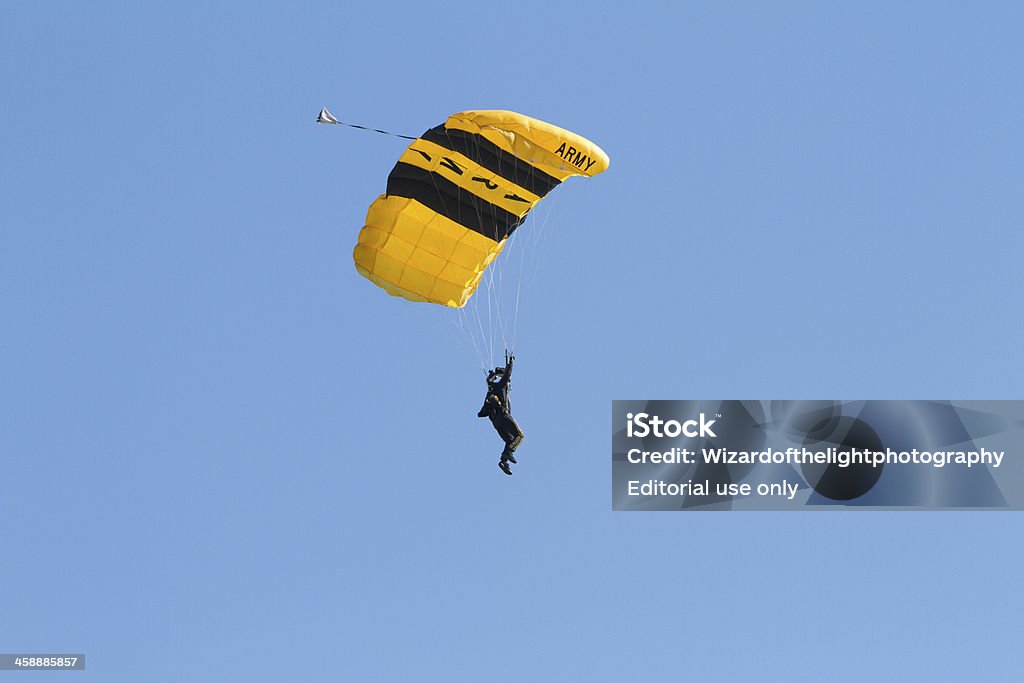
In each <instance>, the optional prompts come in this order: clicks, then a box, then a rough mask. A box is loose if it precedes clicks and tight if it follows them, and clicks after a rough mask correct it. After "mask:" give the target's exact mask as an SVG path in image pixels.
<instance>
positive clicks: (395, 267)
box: [353, 111, 609, 308]
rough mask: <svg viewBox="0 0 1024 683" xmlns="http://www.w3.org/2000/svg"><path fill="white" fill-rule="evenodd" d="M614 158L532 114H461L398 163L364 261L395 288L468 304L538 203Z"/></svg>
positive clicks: (364, 235)
mask: <svg viewBox="0 0 1024 683" xmlns="http://www.w3.org/2000/svg"><path fill="white" fill-rule="evenodd" d="M608 163H609V162H608V155H607V154H605V153H604V151H603V150H601V148H600V147H598V146H597V145H595V144H594V143H592V142H590V141H589V140H587V139H586V138H583V137H581V136H579V135H577V134H575V133H572V132H570V131H567V130H564V129H562V128H559V127H558V126H554V125H551V124H549V123H545V122H543V121H539V120H537V119H534V118H530V117H528V116H523V115H522V114H516V113H514V112H509V111H468V112H462V113H459V114H453V115H452V116H450V117H449V118H448V120H447V121H446V122H445V123H444V124H442V125H440V126H437V127H435V128H431V129H430V130H428V131H427V132H426V133H424V134H423V135H422V136H420V137H419V138H417V139H416V140H414V141H413V142H412V144H410V145H409V147H408V148H407V149H406V150H405V152H404V153H403V154H402V156H401V157H400V158H399V160H398V163H397V164H396V165H395V167H394V169H392V171H391V174H390V175H389V176H388V184H387V191H386V193H385V194H383V195H381V196H380V197H378V198H377V199H376V200H375V201H374V202H373V204H371V205H370V208H369V211H368V212H367V215H366V225H365V226H364V227H363V229H362V230H361V231H360V233H359V240H358V243H357V244H356V247H355V250H354V252H353V258H354V259H355V265H356V269H357V270H358V271H359V273H360V274H362V275H363V276H364V277H366V278H367V279H369V280H370V281H371V282H373V283H374V284H376V285H378V286H380V287H381V288H383V289H384V290H385V291H387V292H388V293H389V294H392V295H394V296H400V297H403V298H405V299H409V300H410V301H425V302H429V303H435V304H442V305H445V306H451V307H453V308H461V307H462V306H464V305H465V304H466V302H467V301H468V300H469V298H470V297H471V296H472V295H473V292H474V291H475V290H476V288H477V285H478V284H479V283H480V278H481V277H482V276H483V273H484V270H485V269H486V268H487V266H488V265H490V264H491V263H492V262H493V261H494V259H495V258H496V257H497V256H498V254H500V253H501V250H502V249H503V248H504V246H505V242H506V240H507V239H508V237H509V236H510V235H511V234H512V233H513V231H515V229H516V228H517V227H519V225H520V224H521V223H522V222H523V220H524V219H525V217H526V214H527V213H529V211H530V210H531V209H532V208H533V207H534V206H535V205H536V204H537V202H539V201H540V200H541V199H543V198H544V196H545V195H546V194H547V193H548V192H550V191H551V190H552V189H553V188H554V187H556V186H557V185H558V184H559V183H561V182H562V181H563V180H565V179H566V178H569V177H570V176H574V175H579V176H588V177H589V176H594V175H597V174H598V173H601V172H602V171H604V170H606V169H607V168H608Z"/></svg>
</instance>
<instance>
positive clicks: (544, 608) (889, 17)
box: [0, 1, 1024, 681]
mask: <svg viewBox="0 0 1024 683" xmlns="http://www.w3.org/2000/svg"><path fill="white" fill-rule="evenodd" d="M172 5H173V6H172ZM573 5H574V7H572V8H570V7H569V6H568V3H565V4H563V3H553V2H543V3H516V4H510V3H479V2H477V3H465V4H445V5H438V4H437V3H430V4H429V5H428V4H425V5H423V6H422V7H420V8H416V7H411V6H406V5H397V4H396V5H394V6H390V7H385V6H383V5H381V4H380V3H361V4H358V5H352V4H349V3H330V2H314V3H302V4H296V3H278V4H273V5H270V4H267V3H259V2H257V3H228V2H217V3H191V2H187V3H172V4H171V5H168V3H155V2H140V3H134V2H133V3H128V2H123V3H113V2H94V3H82V2H47V3H42V2H12V1H8V2H4V3H3V5H2V7H0V76H2V83H3V88H2V90H0V123H2V126H0V140H2V148H0V188H2V190H0V195H2V203H0V543H2V547H3V551H2V562H0V583H2V584H3V586H4V591H3V594H4V596H3V600H2V603H0V651H3V652H19V651H66V652H84V653H86V655H87V657H88V670H87V671H86V672H84V673H79V674H66V673H61V674H56V673H55V674H39V675H38V678H39V679H40V680H49V679H51V678H52V679H53V680H58V679H59V680H70V679H71V678H74V679H75V680H90V681H138V680H145V681H187V680H246V681H285V680H290V681H320V680H381V681H410V680H496V681H504V680H508V681H525V680H551V681H572V680H580V681H595V680H597V681H613V680H614V681H619V680H681V679H684V678H694V679H696V678H698V677H699V678H701V679H703V680H723V681H726V680H741V679H747V680H750V679H764V680H851V681H853V680H968V679H971V680H977V679H979V678H980V679H988V680H1009V679H1011V678H1016V677H1017V676H1018V675H1019V672H1018V671H1017V669H1016V667H1017V666H1019V656H1018V654H1017V653H1018V649H1019V645H1018V643H1017V642H1016V640H1015V639H1013V640H1011V639H1012V638H1013V636H1015V635H1018V634H1019V633H1020V612H1021V608H1022V607H1024V599H1022V598H1021V595H1022V593H1021V591H1020V588H1019V580H1018V579H1017V577H1016V576H1015V574H1016V572H1014V571H1013V570H1015V569H1016V568H1017V567H1019V566H1020V564H1021V561H1022V554H1021V551H1020V535H1021V520H1022V518H1021V517H1020V516H1019V515H1016V514H1004V513H970V514H967V513H791V514H768V513H752V514H746V513H732V514H728V513H717V514H716V513H649V514H647V513H636V514H633V513H613V512H612V511H611V496H610V474H611V457H610V456H611V452H610V451H611V447H610V441H611V438H610V437H611V425H610V413H611V401H612V400H613V399H653V398H692V399H715V398H733V399H740V398H744V399H750V398H758V399H781V398H829V399H844V398H935V399H967V398H978V399H981V398H993V399H998V398H1021V397H1022V396H1021V381H1022V379H1024V372H1022V370H1021V366H1020V362H1019V355H1020V352H1021V348H1022V346H1024V327H1022V325H1024V323H1022V316H1021V300H1022V298H1024V286H1022V284H1021V277H1020V258H1021V252H1022V247H1024V239H1022V237H1021V230H1020V229H1021V226H1022V224H1024V193H1022V191H1021V190H1022V187H1024V183H1022V180H1024V165H1022V161H1021V159H1022V158H1024V137H1022V135H1021V121H1024V87H1022V85H1024V84H1022V80H1021V71H1020V69H1021V64H1024V47H1022V43H1021V40H1020V27H1021V25H1022V24H1024V10H1022V9H1021V8H1020V6H1019V4H1017V3H1000V2H992V3H984V4H982V5H971V4H969V3H948V2H938V3H897V4H895V5H894V4H893V3H882V2H871V3H852V4H851V3H846V6H838V4H837V3H817V2H807V3H799V2H797V3H773V4H769V3H760V2H750V3H723V2H707V3H666V4H664V5H660V6H659V5H655V4H650V5H648V4H645V3H635V2H634V3H621V2H611V3H573ZM325 105H326V106H328V107H330V108H331V109H332V111H333V112H334V113H335V114H336V115H338V116H339V117H341V118H345V119H349V120H352V121H356V122H360V123H367V124H372V125H374V126H376V127H381V128H386V129H389V130H395V131H399V132H404V133H413V134H418V133H420V132H422V131H423V130H425V129H427V128H429V127H431V126H434V125H436V124H438V123H440V122H441V121H443V120H444V118H445V117H446V116H447V115H448V114H450V113H452V112H456V111H461V110H465V109H474V108H503V109H513V110H516V111H520V112H523V113H526V114H529V115H532V116H536V117H539V118H542V119H545V120H548V121H551V122H553V123H556V124H559V125H563V126H566V127H569V128H572V129H573V130H576V131H578V132H580V133H581V134H583V135H585V136H587V137H589V138H590V139H592V140H594V141H595V142H597V143H598V144H600V145H601V146H602V147H603V148H604V149H605V150H606V151H607V152H608V154H609V156H610V157H611V159H612V165H611V169H610V170H609V171H608V172H607V173H606V174H604V175H602V176H600V177H598V178H595V179H593V180H590V181H575V182H574V183H569V184H568V185H572V186H571V187H568V186H567V187H565V188H560V189H559V190H556V192H555V193H554V196H552V199H553V200H554V201H555V202H556V203H557V208H556V211H555V213H554V214H553V218H552V219H551V220H550V221H549V223H548V224H547V226H546V230H545V241H544V242H543V246H542V249H543V263H542V265H541V267H540V268H539V270H538V271H537V274H536V280H535V282H534V289H533V291H534V296H533V297H532V298H531V299H530V300H529V301H528V302H527V305H525V306H524V309H523V314H522V317H521V320H520V329H519V333H518V335H519V336H518V344H517V348H516V350H517V352H518V356H519V361H520V362H519V364H518V366H517V370H516V373H517V376H516V381H515V385H514V390H513V400H514V403H515V407H516V415H517V418H518V419H519V422H520V424H521V425H522V426H523V428H524V430H525V431H526V440H525V442H524V444H523V446H522V447H521V449H520V458H519V460H520V464H519V466H518V469H517V471H516V475H515V476H514V477H512V478H507V477H505V476H503V475H502V474H501V473H500V472H499V471H498V470H497V468H496V467H495V461H496V458H497V453H498V450H499V448H498V446H499V442H498V440H497V438H496V435H495V434H494V432H493V430H492V429H491V427H490V426H489V425H488V424H487V423H486V421H485V420H479V419H478V418H476V417H475V413H476V411H477V409H478V408H479V405H480V402H481V400H482V398H483V383H482V381H481V379H482V378H481V373H480V368H479V364H478V363H477V362H476V361H475V360H474V359H473V358H471V357H470V356H469V355H468V354H466V353H465V352H464V351H463V350H462V349H461V348H460V347H459V346H457V345H456V344H455V342H454V340H453V337H452V335H450V334H448V332H449V330H447V329H446V327H445V325H444V324H443V321H439V320H438V319H437V318H436V317H434V316H431V315H430V314H427V313H424V311H423V310H421V309H418V308H417V307H415V306H411V305H407V304H404V303H403V302H400V301H398V300H395V299H391V298H389V297H387V296H386V295H384V294H383V293H382V292H380V291H379V290H377V289H376V288H374V287H373V286H372V285H370V284H369V283H368V282H366V281H365V280H364V279H362V278H361V277H359V275H358V274H357V273H356V272H355V270H354V268H353V267H352V262H351V250H352V246H353V244H354V243H355V238H356V233H357V232H358V230H359V228H360V227H361V226H362V221H363V218H364V217H365V212H366V207H367V206H368V204H369V203H370V202H371V201H372V200H373V199H374V198H375V197H376V196H377V194H379V193H380V192H382V191H383V189H384V183H385V180H386V176H387V173H388V171H389V170H390V168H391V166H392V165H393V164H394V161H395V159H396V158H397V156H398V155H399V153H400V151H401V149H402V147H403V143H402V142H401V141H400V140H396V139H393V138H386V137H383V136H377V135H374V134H368V133H361V132H358V131H354V130H351V129H344V128H340V127H333V128H329V127H324V126H316V125H314V124H313V119H314V117H315V116H316V113H317V111H318V110H319V109H320V107H321V106H325ZM558 195H562V196H558ZM525 229H526V228H524V230H525Z"/></svg>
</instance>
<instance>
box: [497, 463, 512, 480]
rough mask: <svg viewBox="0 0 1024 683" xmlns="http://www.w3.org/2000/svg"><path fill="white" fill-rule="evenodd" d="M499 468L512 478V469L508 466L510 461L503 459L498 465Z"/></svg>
mask: <svg viewBox="0 0 1024 683" xmlns="http://www.w3.org/2000/svg"><path fill="white" fill-rule="evenodd" d="M498 467H500V468H501V471H502V472H504V473H505V474H507V475H508V476H510V477H511V476H512V468H511V467H509V466H508V460H505V459H502V461H501V462H499V463H498Z"/></svg>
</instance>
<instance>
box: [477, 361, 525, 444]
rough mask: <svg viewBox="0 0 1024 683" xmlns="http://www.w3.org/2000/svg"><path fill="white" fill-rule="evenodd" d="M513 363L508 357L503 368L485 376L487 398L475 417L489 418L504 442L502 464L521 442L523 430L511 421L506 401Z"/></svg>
mask: <svg viewBox="0 0 1024 683" xmlns="http://www.w3.org/2000/svg"><path fill="white" fill-rule="evenodd" d="M513 361H514V358H511V357H510V358H509V359H508V363H507V364H506V365H505V367H503V368H494V370H493V371H491V372H490V373H489V374H488V375H487V396H486V397H485V398H484V405H483V407H482V408H480V412H479V413H477V414H476V416H477V417H489V418H491V424H492V425H494V429H495V430H496V431H497V432H498V436H500V437H501V440H502V441H504V442H505V450H503V451H502V452H501V461H502V462H505V461H506V460H508V458H509V456H510V455H512V453H513V452H515V450H516V448H518V447H519V444H520V443H522V441H523V430H521V429H520V428H519V425H518V424H516V421H515V420H514V419H512V405H511V404H510V403H509V401H508V392H509V388H510V387H509V380H511V379H512V362H513Z"/></svg>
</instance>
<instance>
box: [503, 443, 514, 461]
mask: <svg viewBox="0 0 1024 683" xmlns="http://www.w3.org/2000/svg"><path fill="white" fill-rule="evenodd" d="M501 459H502V460H508V461H509V462H510V463H512V464H513V465H515V464H516V456H514V455H512V449H511V448H509V447H508V446H505V450H503V451H502V452H501Z"/></svg>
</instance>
